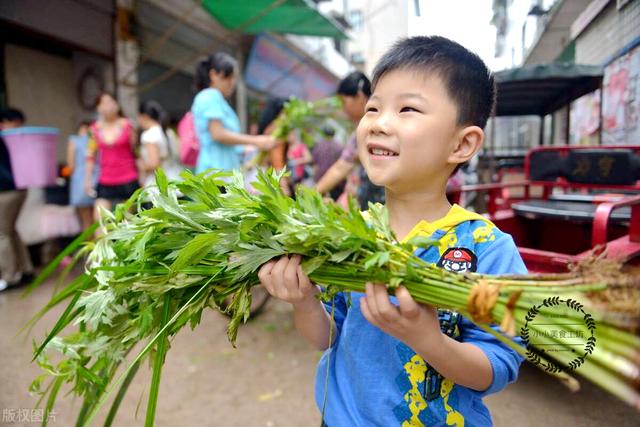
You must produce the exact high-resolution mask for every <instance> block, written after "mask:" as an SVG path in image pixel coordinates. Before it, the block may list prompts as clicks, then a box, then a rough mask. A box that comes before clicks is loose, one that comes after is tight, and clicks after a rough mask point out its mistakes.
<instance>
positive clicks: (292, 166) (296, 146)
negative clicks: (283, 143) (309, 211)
mask: <svg viewBox="0 0 640 427" xmlns="http://www.w3.org/2000/svg"><path fill="white" fill-rule="evenodd" d="M312 162H313V158H312V157H311V152H309V149H308V148H307V146H306V145H305V144H304V142H302V139H301V138H300V135H298V134H297V132H292V133H291V134H290V135H289V148H288V150H287V169H288V170H289V171H291V184H292V186H293V187H294V188H295V186H296V185H299V184H305V185H306V184H308V182H305V180H306V179H307V178H309V175H310V174H309V173H307V167H306V166H307V165H311V163H312Z"/></svg>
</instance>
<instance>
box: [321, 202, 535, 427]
mask: <svg viewBox="0 0 640 427" xmlns="http://www.w3.org/2000/svg"><path fill="white" fill-rule="evenodd" d="M417 235H419V236H432V237H433V238H434V239H437V240H438V245H436V246H430V247H428V248H419V249H418V250H417V251H416V255H417V256H419V257H420V258H422V259H423V260H425V261H427V262H431V263H437V265H439V266H441V267H442V268H445V269H447V270H449V271H454V272H464V271H477V272H478V273H486V274H507V273H509V274H524V273H526V272H527V270H526V267H525V265H524V263H523V262H522V259H521V258H520V255H519V254H518V251H517V248H516V246H515V244H514V242H513V239H512V238H511V236H510V235H508V234H506V233H503V232H501V231H500V230H499V229H498V228H497V227H495V225H493V224H492V223H491V222H490V221H488V220H487V219H485V218H484V217H482V216H481V215H478V214H475V213H472V212H469V211H467V210H465V209H463V208H461V207H460V206H457V205H454V206H453V207H452V208H451V210H450V211H449V213H448V214H447V215H446V216H445V217H444V218H442V219H440V220H438V221H435V222H433V223H428V222H426V221H421V222H420V223H418V224H417V225H416V226H415V227H414V229H413V230H412V231H411V232H410V233H409V235H407V237H406V238H405V241H406V240H408V239H410V238H412V237H414V236H417ZM362 296H364V294H361V293H355V292H354V293H352V294H351V306H348V305H347V301H346V296H345V295H344V294H342V293H340V294H338V295H337V296H336V298H335V322H336V327H337V336H336V339H335V341H334V343H333V346H332V347H331V349H330V350H327V351H326V352H325V354H324V355H323V356H322V358H321V360H320V363H319V365H318V370H317V377H316V402H317V405H318V407H319V408H320V409H322V404H323V399H324V397H325V381H326V375H327V367H328V369H329V379H328V393H327V395H326V397H327V403H326V409H325V421H326V423H327V425H328V426H329V427H347V426H349V427H351V426H384V427H391V426H448V425H455V426H463V425H464V426H467V427H469V426H491V425H492V421H491V415H490V413H489V410H488V409H487V407H486V406H485V405H484V403H483V402H482V397H483V396H486V395H488V394H491V393H495V392H497V391H500V390H502V389H503V388H504V387H505V386H506V385H507V384H508V383H510V382H513V381H515V379H516V378H517V375H518V370H519V367H520V363H522V360H523V359H522V357H521V356H520V355H519V354H518V353H516V352H515V351H513V350H512V349H510V348H509V347H507V346H506V345H504V344H502V343H500V342H499V341H498V340H497V339H495V338H494V337H493V336H492V335H491V334H489V333H487V332H485V331H483V330H481V329H480V328H478V327H477V326H475V325H474V324H473V323H472V322H471V321H470V320H468V319H466V318H464V317H462V318H461V321H460V323H459V324H458V327H459V332H460V338H459V340H461V341H462V342H467V343H471V344H473V345H476V346H477V347H479V348H480V349H481V350H483V351H484V353H485V354H486V356H487V358H488V359H489V361H490V362H491V367H492V369H493V382H492V383H491V385H490V386H489V388H488V389H487V390H484V391H475V390H472V389H470V388H467V387H463V386H460V385H457V384H454V383H453V382H452V381H450V380H448V379H446V378H445V379H443V380H442V382H441V387H440V394H439V396H437V395H436V396H437V397H435V398H434V399H431V400H428V399H426V398H425V393H426V391H425V378H426V374H427V365H426V364H425V361H424V360H423V359H422V358H421V357H420V356H419V355H418V354H416V353H415V352H414V351H413V350H412V349H411V348H409V347H408V346H407V345H405V344H404V343H402V342H401V341H399V340H397V339H396V338H394V337H392V336H391V335H388V334H386V333H385V332H383V331H382V330H380V329H378V328H377V327H375V326H373V325H372V324H370V323H369V322H368V321H367V320H366V319H365V318H364V316H363V315H362V312H361V311H360V298H362ZM391 300H392V301H393V302H394V303H395V304H397V300H396V298H395V297H392V298H391ZM326 308H327V310H328V311H329V312H331V304H326ZM441 320H442V318H441ZM495 328H496V329H497V327H495ZM514 341H516V342H519V343H521V340H519V338H515V339H514ZM330 352H331V354H330V357H329V353H330ZM328 365H329V366H328Z"/></svg>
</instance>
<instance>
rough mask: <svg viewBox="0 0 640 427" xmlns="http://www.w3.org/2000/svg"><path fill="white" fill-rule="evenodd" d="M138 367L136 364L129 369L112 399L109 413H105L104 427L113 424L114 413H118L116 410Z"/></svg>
mask: <svg viewBox="0 0 640 427" xmlns="http://www.w3.org/2000/svg"><path fill="white" fill-rule="evenodd" d="M139 367H140V363H136V364H135V365H133V366H132V367H131V370H130V371H129V373H128V374H127V376H126V378H125V379H124V381H123V382H122V385H121V386H120V389H119V390H118V394H116V397H115V398H114V399H113V403H112V404H111V408H109V412H108V413H107V418H106V419H105V421H104V427H111V424H113V420H114V419H115V417H116V413H117V412H118V408H120V404H121V403H122V400H123V399H124V396H125V395H126V394H127V390H128V389H129V385H131V382H132V381H133V378H134V377H135V376H136V374H137V373H138V368H139Z"/></svg>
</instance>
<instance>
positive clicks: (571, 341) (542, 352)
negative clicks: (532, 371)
mask: <svg viewBox="0 0 640 427" xmlns="http://www.w3.org/2000/svg"><path fill="white" fill-rule="evenodd" d="M554 319H557V320H555V321H554ZM595 330H596V322H595V321H594V320H593V317H591V314H589V313H587V312H585V311H584V306H583V305H582V304H581V303H580V302H578V301H576V300H574V299H570V298H568V299H561V298H560V297H549V298H546V299H545V300H543V301H542V303H541V304H539V305H534V306H532V307H531V308H530V309H529V311H528V312H527V315H526V316H525V324H524V326H523V327H522V328H521V330H520V337H521V338H522V340H523V341H524V343H525V345H526V346H527V359H528V360H529V361H530V362H531V363H533V364H535V365H538V366H540V367H542V368H543V369H544V370H545V371H546V372H560V371H565V370H568V371H574V370H575V369H578V368H579V367H580V366H582V364H583V363H584V361H585V358H586V357H587V356H589V355H590V354H591V353H593V349H594V348H595V345H596V337H595V336H594V333H595ZM533 347H535V348H537V350H536V351H534V350H533ZM561 352H569V353H571V354H572V355H574V354H575V357H573V358H572V359H571V360H569V361H568V362H565V363H563V364H560V363H558V362H556V361H554V360H552V359H551V358H550V357H545V356H553V353H561ZM543 357H544V359H543ZM564 359H566V358H564ZM563 365H566V366H563Z"/></svg>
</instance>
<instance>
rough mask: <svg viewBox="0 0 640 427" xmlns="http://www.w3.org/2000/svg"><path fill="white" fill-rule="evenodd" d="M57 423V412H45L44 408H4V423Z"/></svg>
mask: <svg viewBox="0 0 640 427" xmlns="http://www.w3.org/2000/svg"><path fill="white" fill-rule="evenodd" d="M45 421H47V422H52V421H53V422H55V421H56V411H55V410H52V411H45V410H44V409H42V408H35V409H33V408H3V409H2V423H3V424H4V423H7V424H8V423H11V424H13V423H21V424H24V423H43V422H45Z"/></svg>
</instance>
